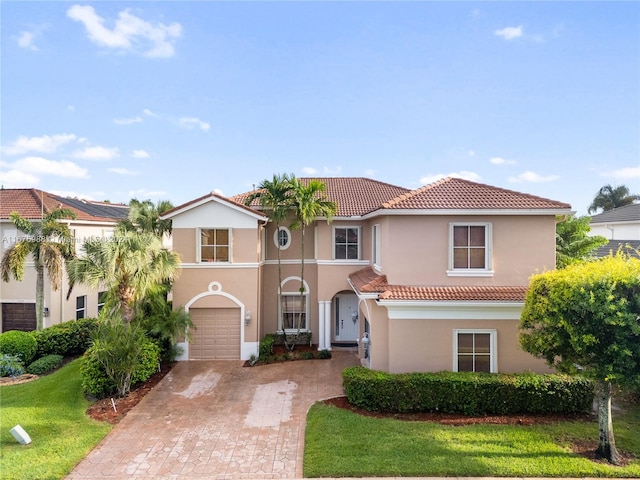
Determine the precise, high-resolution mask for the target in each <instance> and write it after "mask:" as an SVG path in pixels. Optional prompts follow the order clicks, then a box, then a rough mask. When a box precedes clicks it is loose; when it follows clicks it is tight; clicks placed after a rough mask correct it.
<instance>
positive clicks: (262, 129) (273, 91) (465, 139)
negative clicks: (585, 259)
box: [0, 1, 640, 215]
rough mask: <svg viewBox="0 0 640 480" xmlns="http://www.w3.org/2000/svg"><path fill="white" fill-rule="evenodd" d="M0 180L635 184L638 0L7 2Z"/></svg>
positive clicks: (635, 188) (126, 193) (192, 192)
mask: <svg viewBox="0 0 640 480" xmlns="http://www.w3.org/2000/svg"><path fill="white" fill-rule="evenodd" d="M0 15H1V17H0V22H1V38H0V40H1V42H2V43H1V49H2V50H1V55H2V56H1V77H2V78H1V81H2V83H1V90H0V95H1V113H0V115H1V120H2V124H1V131H0V143H1V146H2V149H1V152H2V157H1V161H0V183H1V184H2V185H3V186H4V187H5V188H27V187H37V188H41V189H43V190H47V191H50V192H54V193H58V194H62V195H70V196H78V197H85V198H91V199H95V200H104V199H108V200H110V201H112V202H128V201H129V199H131V198H138V199H141V200H142V199H147V198H150V199H152V200H158V199H168V200H171V201H172V202H173V203H174V204H176V205H177V204H180V203H182V202H185V201H188V200H191V199H193V198H196V197H198V196H200V195H203V194H205V193H207V192H210V191H217V192H219V193H222V194H223V195H233V194H236V193H240V192H244V191H247V190H250V189H251V188H252V185H254V184H258V183H259V182H260V181H261V180H263V179H265V178H270V177H271V176H272V175H273V174H274V173H284V172H287V173H294V174H295V175H297V176H367V177H372V178H375V179H378V180H381V181H385V182H388V183H392V184H396V185H400V186H404V187H408V188H417V187H419V186H421V185H423V184H426V183H429V182H431V181H433V180H435V179H437V178H439V177H442V176H448V175H454V176H461V177H463V178H468V179H470V180H474V181H478V182H482V183H487V184H490V185H495V186H499V187H504V188H510V189H513V190H518V191H522V192H527V193H532V194H535V195H541V196H544V197H548V198H552V199H554V200H561V201H565V202H569V203H571V204H572V206H573V208H574V210H576V211H577V212H578V214H581V215H582V214H586V213H587V207H588V205H589V203H590V202H591V200H592V199H593V197H594V196H595V194H596V193H597V191H598V189H599V188H600V187H601V186H603V185H605V184H612V185H627V186H628V187H629V188H630V189H631V191H632V192H633V193H640V3H639V2H552V1H550V2H522V1H518V2H516V1H513V2H455V1H452V2H435V1H433V2H427V1H425V2H418V1H415V2H364V1H360V2H357V1H353V2H337V1H336V2H329V1H327V2H294V1H290V2H270V1H262V2H243V1H236V2H214V1H192V2H182V1H181V2H169V1H155V2H152V1H146V2H116V1H96V2H74V1H70V2H56V1H47V2H44V1H43V2H23V1H3V2H2V3H1V4H0Z"/></svg>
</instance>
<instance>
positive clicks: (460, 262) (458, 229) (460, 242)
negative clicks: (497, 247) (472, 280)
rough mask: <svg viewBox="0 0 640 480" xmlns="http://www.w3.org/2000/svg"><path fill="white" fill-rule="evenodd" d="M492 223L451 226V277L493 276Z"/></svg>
mask: <svg viewBox="0 0 640 480" xmlns="http://www.w3.org/2000/svg"><path fill="white" fill-rule="evenodd" d="M491 237H492V229H491V224H490V223H451V224H449V270H448V272H447V273H448V274H449V275H456V274H462V275H491V274H493V271H492V269H491V268H492V266H491Z"/></svg>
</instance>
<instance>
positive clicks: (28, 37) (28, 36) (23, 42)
mask: <svg viewBox="0 0 640 480" xmlns="http://www.w3.org/2000/svg"><path fill="white" fill-rule="evenodd" d="M36 36H37V35H36V34H35V33H33V32H27V31H24V32H20V35H18V36H17V37H14V38H15V39H16V41H17V42H18V46H19V47H20V48H26V49H28V50H34V51H37V50H38V47H36V46H35V43H34V42H35V39H36Z"/></svg>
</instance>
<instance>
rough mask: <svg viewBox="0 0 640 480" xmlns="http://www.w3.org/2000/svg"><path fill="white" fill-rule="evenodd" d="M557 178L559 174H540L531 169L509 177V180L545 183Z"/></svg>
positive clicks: (513, 181)
mask: <svg viewBox="0 0 640 480" xmlns="http://www.w3.org/2000/svg"><path fill="white" fill-rule="evenodd" d="M559 178H560V176H559V175H540V174H538V173H535V172H532V171H531V170H527V171H526V172H523V173H521V174H520V175H518V176H516V177H509V181H510V182H512V183H523V182H529V183H545V182H555V181H556V180H558V179H559Z"/></svg>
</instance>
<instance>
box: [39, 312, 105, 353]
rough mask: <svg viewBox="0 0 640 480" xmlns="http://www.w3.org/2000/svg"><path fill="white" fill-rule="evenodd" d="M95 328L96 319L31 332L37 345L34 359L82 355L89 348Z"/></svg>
mask: <svg viewBox="0 0 640 480" xmlns="http://www.w3.org/2000/svg"><path fill="white" fill-rule="evenodd" d="M97 326H98V320H97V319H95V318H81V319H80V320H70V321H68V322H64V323H59V324H56V325H52V326H50V327H47V328H45V329H44V330H36V331H34V332H31V333H32V334H33V337H34V338H35V339H36V342H37V344H38V350H37V353H36V357H37V358H40V357H44V356H45V355H52V354H53V355H62V356H63V357H66V356H72V355H82V354H83V353H84V352H85V351H86V350H87V349H88V348H89V347H90V346H91V343H92V341H93V340H92V335H93V333H94V332H95V331H96V329H97Z"/></svg>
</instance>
